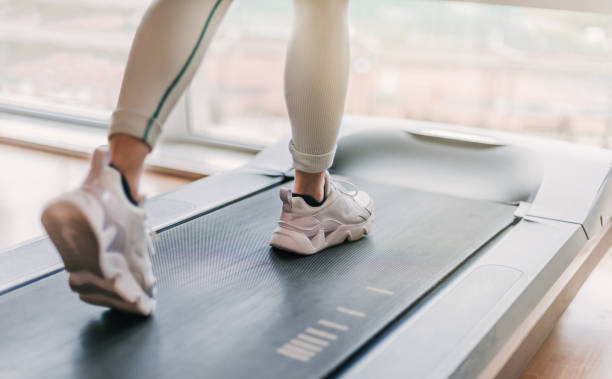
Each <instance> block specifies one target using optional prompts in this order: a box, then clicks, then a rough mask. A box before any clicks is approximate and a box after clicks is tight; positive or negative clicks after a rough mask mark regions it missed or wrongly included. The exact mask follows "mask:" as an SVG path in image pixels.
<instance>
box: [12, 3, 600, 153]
mask: <svg viewBox="0 0 612 379" xmlns="http://www.w3.org/2000/svg"><path fill="white" fill-rule="evenodd" d="M148 3H149V1H148V0H106V1H98V0H0V105H1V104H3V103H5V105H6V104H9V103H10V105H15V104H18V105H19V106H23V107H27V108H31V109H39V110H42V111H45V110H50V111H61V112H64V113H69V114H74V115H82V116H86V117H92V118H98V119H100V120H105V119H107V118H108V117H109V115H110V112H111V110H112V109H113V107H114V105H115V103H116V100H117V96H118V92H119V86H120V82H121V76H122V70H123V67H124V65H125V62H126V57H127V53H128V50H129V47H130V43H131V39H132V36H133V34H134V32H135V29H136V27H137V25H138V22H139V20H140V17H141V15H142V13H143V12H144V11H145V9H146V7H147V5H148ZM291 19H292V9H291V2H290V1H288V0H266V1H253V0H249V1H247V0H242V1H241V0H237V1H235V2H234V4H233V6H232V7H231V8H230V11H229V13H228V15H227V17H226V19H225V21H224V22H223V24H222V25H221V27H220V29H219V31H218V33H217V36H216V37H215V39H214V40H213V42H212V44H211V46H210V49H209V51H208V53H207V56H206V57H205V60H204V63H203V65H202V67H201V69H200V70H199V72H198V74H197V77H196V78H195V80H194V82H193V84H192V86H191V89H190V91H189V95H188V99H187V100H188V105H189V106H188V107H186V108H185V109H186V110H185V112H187V113H188V115H187V117H186V118H185V119H186V120H188V121H187V122H188V124H189V125H187V126H188V130H189V133H190V134H191V135H193V136H195V137H198V138H200V140H201V139H202V138H204V139H205V138H215V139H221V140H224V141H227V142H229V143H232V142H239V143H243V144H247V145H252V146H260V147H261V146H265V145H267V144H269V143H271V142H273V141H274V140H275V139H276V138H278V137H279V136H280V135H282V134H283V133H286V132H287V131H288V130H289V129H288V121H287V116H286V110H285V105H284V100H283V93H282V84H283V75H282V73H283V67H284V55H285V50H286V45H287V40H288V38H289V34H290V31H291ZM350 32H351V54H352V61H351V70H350V84H349V95H348V100H347V105H346V113H347V114H350V115H365V116H382V117H394V118H407V119H417V120H428V121H436V122H445V123H453V124H463V125H470V126H478V127H483V128H492V129H502V130H509V131H513V132H520V133H528V134H532V135H542V136H546V137H553V138H561V139H566V140H570V141H575V142H580V143H587V144H592V145H599V146H604V147H608V146H610V144H611V143H612V64H611V62H612V60H611V58H612V16H606V15H598V14H590V13H579V12H568V11H556V10H541V9H530V8H518V7H508V6H495V5H483V4H470V3H455V2H450V1H445V2H440V1H405V0H379V1H371V0H351V2H350ZM6 106H8V105H6ZM42 113H44V112H42Z"/></svg>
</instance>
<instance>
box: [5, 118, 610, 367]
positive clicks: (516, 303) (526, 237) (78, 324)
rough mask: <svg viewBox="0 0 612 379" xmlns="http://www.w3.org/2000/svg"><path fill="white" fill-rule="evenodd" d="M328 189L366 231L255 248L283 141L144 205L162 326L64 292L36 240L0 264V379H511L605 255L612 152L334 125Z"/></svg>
mask: <svg viewBox="0 0 612 379" xmlns="http://www.w3.org/2000/svg"><path fill="white" fill-rule="evenodd" d="M344 122H345V126H344V127H343V130H345V131H347V132H346V133H344V134H343V135H342V136H341V138H340V139H339V144H338V150H337V154H336V160H335V163H334V166H333V167H332V169H331V172H332V174H333V175H340V176H342V177H344V178H345V179H348V180H350V181H351V182H354V183H355V184H357V185H358V186H360V187H361V188H363V189H364V190H366V191H367V192H369V193H370V194H371V196H372V198H373V200H374V217H375V219H374V224H373V231H372V232H371V233H370V234H369V235H367V236H365V237H364V238H363V239H361V240H360V241H356V242H350V243H346V244H343V245H340V246H336V247H332V248H330V249H327V250H325V251H323V252H321V253H319V254H315V255H313V256H296V255H293V254H290V253H286V252H283V251H279V250H276V249H274V248H272V247H270V246H269V245H268V240H269V236H270V233H271V232H272V230H273V229H274V226H275V225H276V222H277V219H278V214H279V212H280V200H279V199H278V189H279V187H282V186H289V185H290V184H291V183H290V181H291V180H292V170H291V159H290V156H289V153H288V151H287V147H286V146H287V142H288V141H280V142H279V143H278V144H276V145H274V146H271V147H270V148H268V149H266V150H264V151H262V152H261V153H259V154H258V155H257V156H256V157H254V158H253V159H252V160H251V161H250V162H249V163H248V164H247V165H245V166H243V167H241V168H238V169H235V170H232V171H227V172H223V173H220V174H217V175H213V176H211V177H208V178H204V179H201V180H198V181H196V182H193V183H190V184H188V185H185V186H183V187H181V188H179V189H177V190H174V191H172V192H169V193H166V194H163V195H161V196H158V197H155V198H152V199H150V200H149V202H148V204H147V208H148V212H149V223H150V224H151V225H152V226H153V227H154V229H155V230H156V231H157V238H156V242H155V244H156V250H157V254H156V255H155V256H154V257H153V265H154V271H155V274H156V276H157V277H158V290H159V291H158V295H157V301H158V309H157V310H156V312H155V313H154V315H153V316H152V317H149V318H141V317H136V316H132V315H129V314H124V313H121V312H117V311H111V310H105V309H104V308H100V307H94V306H91V305H88V304H85V303H82V302H80V301H79V300H78V297H77V296H76V295H75V294H74V293H71V291H70V290H69V287H68V283H67V274H66V272H65V271H64V270H63V267H62V262H61V260H60V258H59V255H58V254H57V252H56V251H55V249H54V247H53V245H52V244H51V242H50V241H49V239H48V238H46V237H41V238H37V239H34V240H31V241H27V242H25V243H23V244H21V245H19V246H16V247H14V248H11V249H8V250H5V251H3V252H0V341H2V342H1V343H0V377H2V378H38V377H46V378H85V377H86V378H108V377H112V378H140V377H143V378H144V377H146V378H167V377H211V378H217V377H219V378H243V377H265V378H286V377H292V378H293V377H296V378H318V377H345V378H372V377H385V378H449V377H450V378H474V377H483V378H489V377H511V376H517V375H518V374H520V372H521V371H522V369H523V367H524V366H525V365H526V363H527V362H528V361H529V359H530V358H531V356H532V355H533V354H534V353H535V352H536V351H537V350H538V348H539V346H540V345H541V343H542V342H543V341H544V340H545V339H546V337H547V335H548V333H549V331H550V330H551V329H552V327H553V326H554V324H555V322H556V320H557V319H558V317H559V316H560V315H561V314H562V313H563V311H564V310H565V308H566V307H567V305H568V304H569V303H570V302H571V300H572V298H573V297H574V295H575V294H576V292H577V291H578V289H579V288H580V286H581V285H582V283H583V282H584V280H585V279H586V278H587V277H588V275H589V274H590V272H591V271H592V269H593V268H594V266H595V265H596V264H597V263H598V262H599V260H600V258H601V257H602V256H603V254H604V253H605V252H606V251H607V250H608V248H609V247H610V245H611V244H612V232H611V231H610V219H611V217H612V186H610V183H609V182H608V179H609V176H610V167H611V164H612V153H611V152H609V151H606V150H602V149H597V148H592V147H587V146H581V145H574V144H570V143H566V142H560V141H552V140H546V139H539V138H534V137H526V136H519V135H513V134H509V133H502V132H496V131H491V130H483V129H476V128H469V127H458V126H451V125H444V124H435V123H428V122H416V121H400V120H389V119H376V118H350V117H347V118H345V121H344Z"/></svg>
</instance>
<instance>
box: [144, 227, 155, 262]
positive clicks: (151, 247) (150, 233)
mask: <svg viewBox="0 0 612 379" xmlns="http://www.w3.org/2000/svg"><path fill="white" fill-rule="evenodd" d="M144 232H145V241H146V243H147V250H148V251H149V254H151V256H153V255H155V254H156V250H155V240H156V239H157V232H156V231H155V230H154V229H153V228H152V227H150V226H149V225H145V230H144Z"/></svg>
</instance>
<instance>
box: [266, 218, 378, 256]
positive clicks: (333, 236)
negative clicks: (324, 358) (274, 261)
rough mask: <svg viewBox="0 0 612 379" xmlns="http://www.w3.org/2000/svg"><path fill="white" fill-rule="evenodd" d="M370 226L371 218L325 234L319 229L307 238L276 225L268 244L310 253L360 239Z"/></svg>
mask: <svg viewBox="0 0 612 379" xmlns="http://www.w3.org/2000/svg"><path fill="white" fill-rule="evenodd" d="M371 227H372V218H368V219H367V220H366V221H364V222H362V223H360V224H351V225H342V226H339V227H338V228H337V229H336V230H334V231H333V232H331V233H329V234H328V235H327V236H326V235H325V232H324V231H323V229H321V230H319V232H317V234H316V235H315V236H314V237H313V238H309V237H308V236H307V235H306V234H304V233H303V232H298V231H295V230H291V229H289V228H286V227H282V226H278V227H276V230H274V233H273V234H272V238H271V239H270V245H271V246H273V247H275V248H277V249H281V250H285V251H289V252H292V253H296V254H300V255H312V254H315V253H318V252H319V251H321V250H323V249H326V248H328V247H331V246H335V245H339V244H341V243H344V242H346V241H350V242H353V241H357V240H360V239H361V238H362V237H363V236H364V235H366V234H368V233H369V231H370V229H371Z"/></svg>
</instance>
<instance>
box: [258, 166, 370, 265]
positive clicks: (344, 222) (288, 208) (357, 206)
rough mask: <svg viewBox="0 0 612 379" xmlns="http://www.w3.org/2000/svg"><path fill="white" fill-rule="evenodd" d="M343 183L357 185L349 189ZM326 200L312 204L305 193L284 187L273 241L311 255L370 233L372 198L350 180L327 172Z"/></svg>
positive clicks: (273, 243)
mask: <svg viewBox="0 0 612 379" xmlns="http://www.w3.org/2000/svg"><path fill="white" fill-rule="evenodd" d="M339 182H340V183H345V184H348V185H350V186H352V187H354V189H353V191H347V190H346V189H345V188H344V187H342V186H341V185H340V184H339ZM324 188H325V189H324V191H325V194H326V198H325V202H324V203H323V204H322V205H320V206H318V207H312V206H310V205H308V204H307V203H306V201H304V199H303V198H301V197H292V194H291V191H290V190H289V189H287V188H281V190H280V198H281V200H282V201H283V210H282V212H281V216H280V221H279V222H278V227H277V228H276V230H275V231H274V233H273V234H272V239H271V240H270V245H272V246H274V247H276V248H279V249H282V250H287V251H291V252H294V253H297V254H302V255H311V254H314V253H317V252H319V251H321V250H323V249H325V248H327V247H330V246H334V245H338V244H341V243H342V242H344V241H346V240H349V241H356V240H358V239H360V238H361V237H363V235H364V234H368V232H369V230H370V228H371V224H372V200H371V199H370V196H368V194H367V193H365V192H363V191H360V190H359V189H357V187H356V186H355V185H354V184H352V183H349V182H346V181H343V180H339V179H335V178H331V177H330V175H329V174H328V173H326V174H325V187H324Z"/></svg>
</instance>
